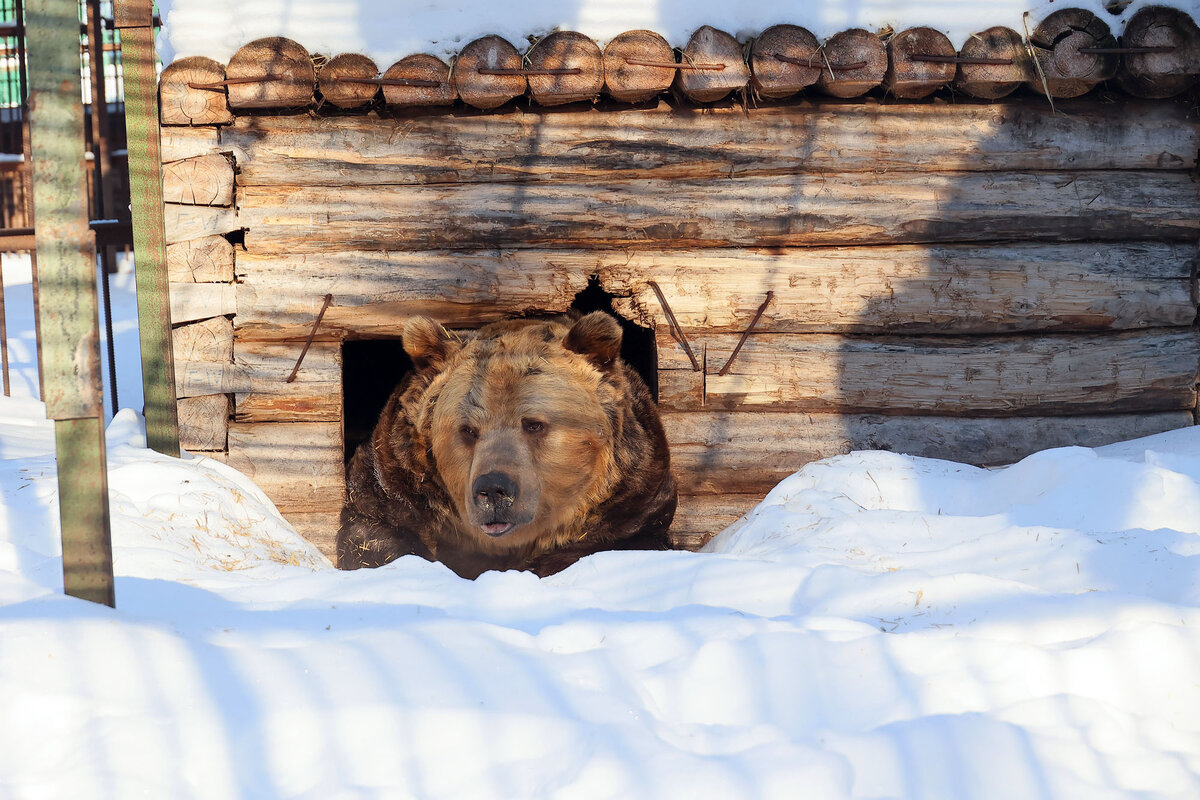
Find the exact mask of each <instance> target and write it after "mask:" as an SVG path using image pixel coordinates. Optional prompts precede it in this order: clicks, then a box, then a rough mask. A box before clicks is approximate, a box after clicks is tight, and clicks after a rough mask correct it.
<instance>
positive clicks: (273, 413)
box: [234, 340, 342, 422]
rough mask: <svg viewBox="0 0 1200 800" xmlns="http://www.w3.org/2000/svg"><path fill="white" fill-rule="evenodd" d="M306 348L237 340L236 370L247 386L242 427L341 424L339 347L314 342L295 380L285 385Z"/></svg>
mask: <svg viewBox="0 0 1200 800" xmlns="http://www.w3.org/2000/svg"><path fill="white" fill-rule="evenodd" d="M302 348H303V345H302V344H300V343H298V342H296V343H293V342H286V343H271V342H255V341H246V340H238V342H237V349H236V353H235V362H236V364H237V365H238V366H239V367H240V368H241V369H242V370H243V371H244V373H245V375H246V376H247V380H248V386H247V389H246V390H245V391H241V392H238V394H237V398H236V403H235V412H234V418H235V419H236V420H237V421H238V422H335V421H339V420H341V418H342V348H341V343H340V342H313V344H312V346H311V347H310V348H309V350H308V353H307V354H306V355H305V356H304V362H303V363H302V364H301V365H300V369H299V371H298V372H297V373H296V379H295V380H294V381H292V382H291V383H288V382H287V378H288V376H289V375H290V374H291V372H292V369H293V368H295V366H296V359H297V358H299V356H300V351H301V349H302Z"/></svg>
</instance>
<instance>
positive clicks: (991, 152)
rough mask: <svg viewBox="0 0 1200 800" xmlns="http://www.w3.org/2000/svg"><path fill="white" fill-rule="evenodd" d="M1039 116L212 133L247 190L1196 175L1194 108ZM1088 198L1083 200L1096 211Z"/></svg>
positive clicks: (558, 121)
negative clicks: (957, 174) (851, 176)
mask: <svg viewBox="0 0 1200 800" xmlns="http://www.w3.org/2000/svg"><path fill="white" fill-rule="evenodd" d="M1122 109H1123V110H1122V113H1121V114H1113V113H1112V107H1111V106H1104V105H1100V104H1081V105H1080V106H1079V107H1078V108H1076V107H1072V108H1071V109H1059V110H1058V113H1051V112H1050V110H1049V109H1048V108H1047V107H1046V105H1045V102H1044V100H1041V101H1033V100H1029V101H1026V102H1014V103H1006V104H1005V105H1003V106H996V105H980V104H937V105H912V104H908V105H904V104H893V105H880V104H878V103H875V102H864V103H858V104H853V105H828V104H826V105H814V104H811V103H801V104H797V105H792V106H786V107H771V108H749V109H746V110H745V111H743V109H742V108H741V107H738V108H736V109H716V108H713V109H695V108H671V107H669V106H668V105H666V104H665V103H664V104H662V105H661V106H660V107H659V108H658V109H657V110H644V109H639V110H622V111H598V110H591V111H575V112H541V111H538V110H536V109H534V110H530V111H524V110H519V111H514V112H512V113H504V114H485V115H478V116H449V115H443V114H438V115H421V116H409V117H402V118H399V119H376V118H374V117H312V116H308V115H297V116H276V117H253V118H250V117H243V118H239V119H238V120H237V121H236V122H235V123H234V124H233V125H232V126H229V127H227V128H223V129H222V130H221V133H220V136H221V146H222V147H224V148H236V150H237V151H238V165H239V168H240V170H241V172H240V174H239V176H238V180H239V181H240V182H241V183H243V184H245V185H248V186H276V185H296V184H307V185H311V186H348V185H368V184H380V185H393V184H430V183H465V182H485V183H495V182H504V181H531V180H539V181H555V182H563V183H572V182H586V181H593V180H601V181H606V182H607V181H612V180H619V179H625V178H659V179H688V180H698V179H704V178H727V177H730V176H735V175H767V174H785V173H788V174H811V173H814V172H832V173H848V172H897V171H918V172H923V173H927V172H935V171H936V172H943V171H973V170H985V171H1003V172H1021V171H1036V170H1062V169H1066V168H1069V169H1073V170H1092V169H1100V170H1104V169H1121V170H1158V169H1189V168H1191V167H1194V166H1195V164H1196V154H1197V152H1198V151H1200V128H1198V126H1197V125H1196V122H1195V120H1194V119H1190V118H1188V117H1187V108H1186V107H1184V106H1178V105H1174V104H1166V103H1148V104H1140V103H1132V104H1126V105H1123V106H1122ZM1089 196H1090V195H1085V197H1089Z"/></svg>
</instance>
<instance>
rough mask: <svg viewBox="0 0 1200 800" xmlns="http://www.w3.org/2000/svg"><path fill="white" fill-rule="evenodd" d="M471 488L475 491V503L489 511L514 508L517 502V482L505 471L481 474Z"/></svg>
mask: <svg viewBox="0 0 1200 800" xmlns="http://www.w3.org/2000/svg"><path fill="white" fill-rule="evenodd" d="M471 488H472V490H473V491H474V492H475V505H477V506H479V507H480V508H483V509H485V510H487V511H499V510H501V509H506V508H512V505H513V503H515V502H517V491H518V490H517V482H516V481H514V480H513V479H512V478H510V477H509V476H508V475H505V474H504V473H503V472H489V473H488V474H486V475H480V476H479V477H478V478H476V479H475V485H474V486H472V487H471Z"/></svg>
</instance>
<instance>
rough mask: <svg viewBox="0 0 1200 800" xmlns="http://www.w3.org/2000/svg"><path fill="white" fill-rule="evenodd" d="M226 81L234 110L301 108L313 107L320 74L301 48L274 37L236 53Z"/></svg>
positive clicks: (252, 43) (226, 72)
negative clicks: (314, 93) (318, 74)
mask: <svg viewBox="0 0 1200 800" xmlns="http://www.w3.org/2000/svg"><path fill="white" fill-rule="evenodd" d="M225 79H226V80H227V81H229V86H228V91H229V105H230V107H231V108H234V109H259V108H298V107H301V106H307V105H309V104H310V103H312V101H313V89H314V88H315V86H316V79H317V73H316V68H315V67H314V66H313V62H312V57H311V56H309V54H308V51H307V50H305V49H304V48H303V47H302V46H301V45H300V44H298V43H296V42H294V41H292V40H291V39H285V38H284V37H282V36H271V37H268V38H265V39H256V40H255V41H253V42H250V43H249V44H247V45H245V46H244V47H242V49H240V50H238V51H237V52H236V53H234V54H233V58H231V59H229V66H227V67H226V68H225Z"/></svg>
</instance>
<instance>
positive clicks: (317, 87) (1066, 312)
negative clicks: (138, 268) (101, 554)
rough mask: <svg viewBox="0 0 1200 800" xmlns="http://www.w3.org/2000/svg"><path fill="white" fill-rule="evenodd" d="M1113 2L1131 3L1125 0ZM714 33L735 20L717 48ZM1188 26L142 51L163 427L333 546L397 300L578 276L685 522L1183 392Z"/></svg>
mask: <svg viewBox="0 0 1200 800" xmlns="http://www.w3.org/2000/svg"><path fill="white" fill-rule="evenodd" d="M1143 15H1144V16H1143ZM743 45H745V46H743ZM1197 73H1200V31H1198V30H1197V28H1196V25H1195V23H1194V22H1193V21H1192V20H1191V19H1190V18H1189V17H1187V15H1185V14H1183V13H1181V12H1178V11H1175V10H1173V9H1165V8H1160V9H1145V10H1143V11H1142V12H1139V15H1138V17H1135V18H1134V20H1132V21H1131V22H1130V23H1129V25H1127V26H1126V29H1125V31H1124V32H1123V33H1122V34H1121V35H1120V37H1119V38H1118V37H1117V36H1114V35H1113V34H1112V33H1111V32H1110V31H1109V30H1108V28H1107V26H1106V25H1105V24H1104V22H1103V21H1102V20H1099V19H1096V18H1095V17H1093V16H1092V15H1091V14H1090V13H1089V12H1086V11H1081V10H1078V9H1065V10H1064V11H1060V12H1056V13H1055V14H1052V15H1051V16H1050V17H1048V18H1047V19H1046V20H1044V21H1043V22H1042V23H1041V24H1040V25H1039V26H1038V27H1037V29H1036V30H1034V31H1033V32H1032V33H1031V34H1030V35H1029V36H1028V37H1025V36H1022V35H1020V34H1018V33H1016V32H1015V31H1012V30H1009V29H1005V28H993V29H991V30H989V31H984V32H981V33H980V34H979V35H978V36H976V37H974V38H972V40H971V41H970V42H969V43H968V44H967V46H965V47H964V48H963V50H962V51H959V52H956V51H955V50H954V47H953V45H951V44H950V43H949V41H948V40H946V38H945V37H944V36H943V35H941V34H939V33H938V32H936V31H932V30H930V29H913V30H911V31H902V32H885V33H884V34H883V35H880V34H878V33H875V32H869V31H865V30H861V29H856V30H853V31H846V32H843V33H842V34H839V35H838V36H836V37H833V38H832V39H830V40H829V41H827V42H825V43H823V44H819V43H818V42H817V40H816V39H815V37H814V36H813V35H812V34H811V33H809V32H808V31H805V30H803V29H801V28H797V27H795V26H788V25H780V26H775V27H774V28H771V29H768V31H765V32H763V34H762V36H760V37H758V38H757V39H756V40H755V41H753V42H751V43H739V42H738V41H737V40H736V39H734V38H733V37H732V36H731V35H730V34H728V33H726V32H723V31H717V30H715V29H712V28H708V27H706V28H702V29H700V30H699V31H697V32H696V34H695V35H694V36H693V37H692V38H691V40H690V41H689V42H688V43H687V46H686V47H685V48H683V49H681V50H679V51H675V50H672V49H671V48H670V47H669V45H667V43H666V42H665V41H664V40H662V38H661V37H660V36H658V35H657V34H653V33H651V32H648V31H631V32H629V33H628V34H623V35H622V36H620V37H617V38H615V39H614V40H613V41H611V42H609V43H608V44H607V45H606V46H605V47H604V48H601V47H599V46H598V45H597V44H596V43H593V42H592V41H591V40H588V39H586V37H583V36H580V35H579V34H574V33H570V32H562V33H556V34H553V35H552V36H549V37H546V39H545V40H543V41H541V42H537V43H535V44H534V45H533V46H532V47H531V48H530V49H529V51H528V52H527V53H525V54H522V53H521V52H520V51H518V50H517V48H516V47H514V46H513V45H512V44H511V43H509V42H507V41H504V40H503V39H500V38H499V37H495V36H492V37H485V38H484V39H481V40H478V41H476V42H472V43H470V44H468V45H467V46H465V47H464V48H463V50H462V52H461V53H460V54H459V56H458V58H457V59H456V60H455V61H454V63H453V64H447V63H446V62H444V61H442V60H441V59H439V58H437V57H435V56H433V55H429V54H415V55H413V56H410V57H408V58H405V59H403V60H401V61H400V62H397V63H396V64H394V65H391V66H390V67H389V68H387V69H386V70H383V72H382V74H381V73H380V72H379V71H378V67H377V66H376V65H375V64H374V62H371V61H370V60H369V59H367V58H366V57H365V56H361V55H357V54H335V57H334V58H325V57H323V56H314V55H312V54H309V53H308V52H307V51H306V50H305V49H304V47H303V46H302V45H301V44H300V43H297V42H292V41H289V40H286V39H280V38H272V39H265V40H259V41H257V42H252V43H250V44H248V45H246V47H245V48H243V50H242V51H239V53H238V54H237V55H236V56H234V57H233V58H231V59H230V62H229V64H228V65H222V64H219V63H217V62H214V61H211V60H209V59H204V58H186V59H181V60H179V61H176V62H175V63H173V64H171V65H170V66H169V67H167V69H165V70H164V71H163V73H162V77H161V82H160V103H161V125H162V128H161V136H162V154H163V155H162V158H163V162H164V163H163V180H164V199H165V202H166V211H167V237H168V238H167V241H168V250H167V258H168V269H169V273H170V281H171V284H170V291H171V312H172V324H173V331H172V337H173V344H174V357H175V370H176V384H177V385H176V391H177V394H178V397H179V400H178V410H179V418H180V424H181V436H182V440H183V446H184V447H185V448H187V449H188V450H190V451H193V452H201V453H204V454H207V455H209V456H211V457H213V458H216V459H220V460H223V461H225V462H227V463H229V464H231V465H233V466H234V467H236V468H238V469H240V470H242V471H243V472H245V473H246V474H247V475H249V476H251V477H252V478H253V479H254V480H255V481H257V482H258V484H259V485H260V486H261V487H262V488H263V490H264V491H265V492H266V493H267V494H268V495H269V496H270V497H271V499H272V500H273V501H274V502H275V503H276V505H277V506H278V508H279V510H280V511H281V512H282V513H283V515H284V516H285V517H286V518H287V519H288V520H289V521H291V522H292V523H293V524H294V525H295V526H296V527H297V529H298V530H300V531H301V532H302V533H304V534H305V535H306V536H308V537H309V538H310V539H311V540H312V541H313V542H315V543H316V544H318V545H319V546H321V547H322V548H323V549H324V550H325V551H326V552H327V553H331V552H332V547H333V541H334V537H335V536H336V531H337V519H338V514H339V512H340V509H341V505H342V501H343V493H344V491H345V486H344V464H345V461H346V459H347V458H348V456H349V455H350V454H351V453H352V451H353V448H354V447H355V446H356V445H357V444H358V442H360V441H362V439H363V438H364V437H365V436H366V434H367V433H368V432H369V430H370V427H371V426H372V424H373V423H374V419H375V415H377V414H378V411H379V409H380V408H381V407H382V404H383V402H384V400H385V399H386V396H387V394H388V392H390V390H391V388H392V387H393V386H394V385H395V383H396V382H397V381H398V380H399V379H400V378H401V377H402V376H403V374H404V371H405V370H406V369H407V368H408V367H409V364H408V362H407V359H406V358H405V356H404V354H403V352H402V350H401V349H400V348H399V346H398V335H399V331H400V329H401V326H402V324H403V320H404V319H405V318H406V317H408V316H409V315H413V314H424V315H428V316H432V317H434V318H436V319H438V320H439V321H441V322H443V323H444V324H445V325H446V326H447V327H450V328H460V329H470V328H473V327H477V326H479V325H481V324H484V323H487V322H490V321H493V320H496V319H502V318H508V317H515V316H527V315H546V314H555V313H561V312H564V311H566V310H568V309H570V308H578V309H583V310H595V309H606V310H610V311H611V312H612V313H614V314H616V315H618V316H619V318H620V319H621V320H622V324H623V326H624V328H625V331H626V337H625V339H626V345H625V348H626V349H625V352H624V355H625V357H626V359H627V360H628V361H629V362H630V363H631V364H632V365H634V366H635V367H636V368H637V369H638V370H639V372H640V373H641V374H642V375H643V377H644V378H645V379H646V381H647V383H648V384H649V385H650V387H651V389H652V391H653V392H654V393H655V395H656V398H657V400H658V403H659V407H660V409H661V411H662V414H663V418H664V421H665V425H666V428H667V431H668V435H669V438H670V440H671V445H672V458H673V463H674V469H675V472H676V475H677V478H678V481H679V485H680V490H681V498H680V506H679V512H678V515H677V517H676V522H675V525H674V534H673V535H674V537H675V541H676V543H677V544H678V545H679V546H681V547H696V546H699V545H700V544H702V543H703V542H704V541H705V540H706V539H707V538H708V537H710V536H711V535H712V534H713V533H715V532H717V531H719V530H720V529H721V528H722V527H724V526H725V525H727V524H729V523H731V522H733V521H735V520H736V519H737V518H738V517H739V516H740V515H741V514H743V513H745V512H746V511H747V510H748V509H750V508H751V507H752V506H753V505H754V504H755V503H756V502H757V501H758V500H759V499H761V497H762V496H763V494H764V493H765V492H766V491H768V490H769V489H770V488H771V487H772V486H773V485H774V484H775V483H777V482H778V481H779V480H781V479H782V478H784V477H786V476H787V475H788V474H790V473H792V472H793V471H795V470H796V469H798V468H800V467H802V466H803V465H804V464H805V463H807V462H809V461H812V460H815V459H819V458H823V457H826V456H830V455H834V454H837V453H843V452H847V451H849V450H853V449H870V448H883V449H889V450H894V451H899V452H904V453H910V454H915V455H920V456H929V457H937V458H949V459H954V460H957V461H961V462H965V463H971V464H979V465H994V464H1003V463H1009V462H1012V461H1015V460H1018V459H1020V458H1022V457H1023V456H1025V455H1027V454H1029V453H1031V452H1034V451H1036V450H1040V449H1044V448H1047V447H1054V446H1066V445H1083V446H1096V445H1101V444H1104V443H1107V442H1112V441H1118V440H1122V439H1129V438H1133V437H1138V436H1143V435H1148V434H1153V433H1156V432H1160V431H1165V430H1169V429H1173V428H1176V427H1181V426H1185V425H1192V424H1195V422H1196V411H1197V380H1198V378H1197V375H1198V372H1200V336H1198V333H1197V328H1196V317H1197V263H1198V253H1197V242H1198V239H1200V187H1198V185H1197V174H1196V168H1197V154H1198V153H1200V125H1198V121H1197V111H1196V103H1195V95H1194V91H1195V85H1196V77H1197Z"/></svg>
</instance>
